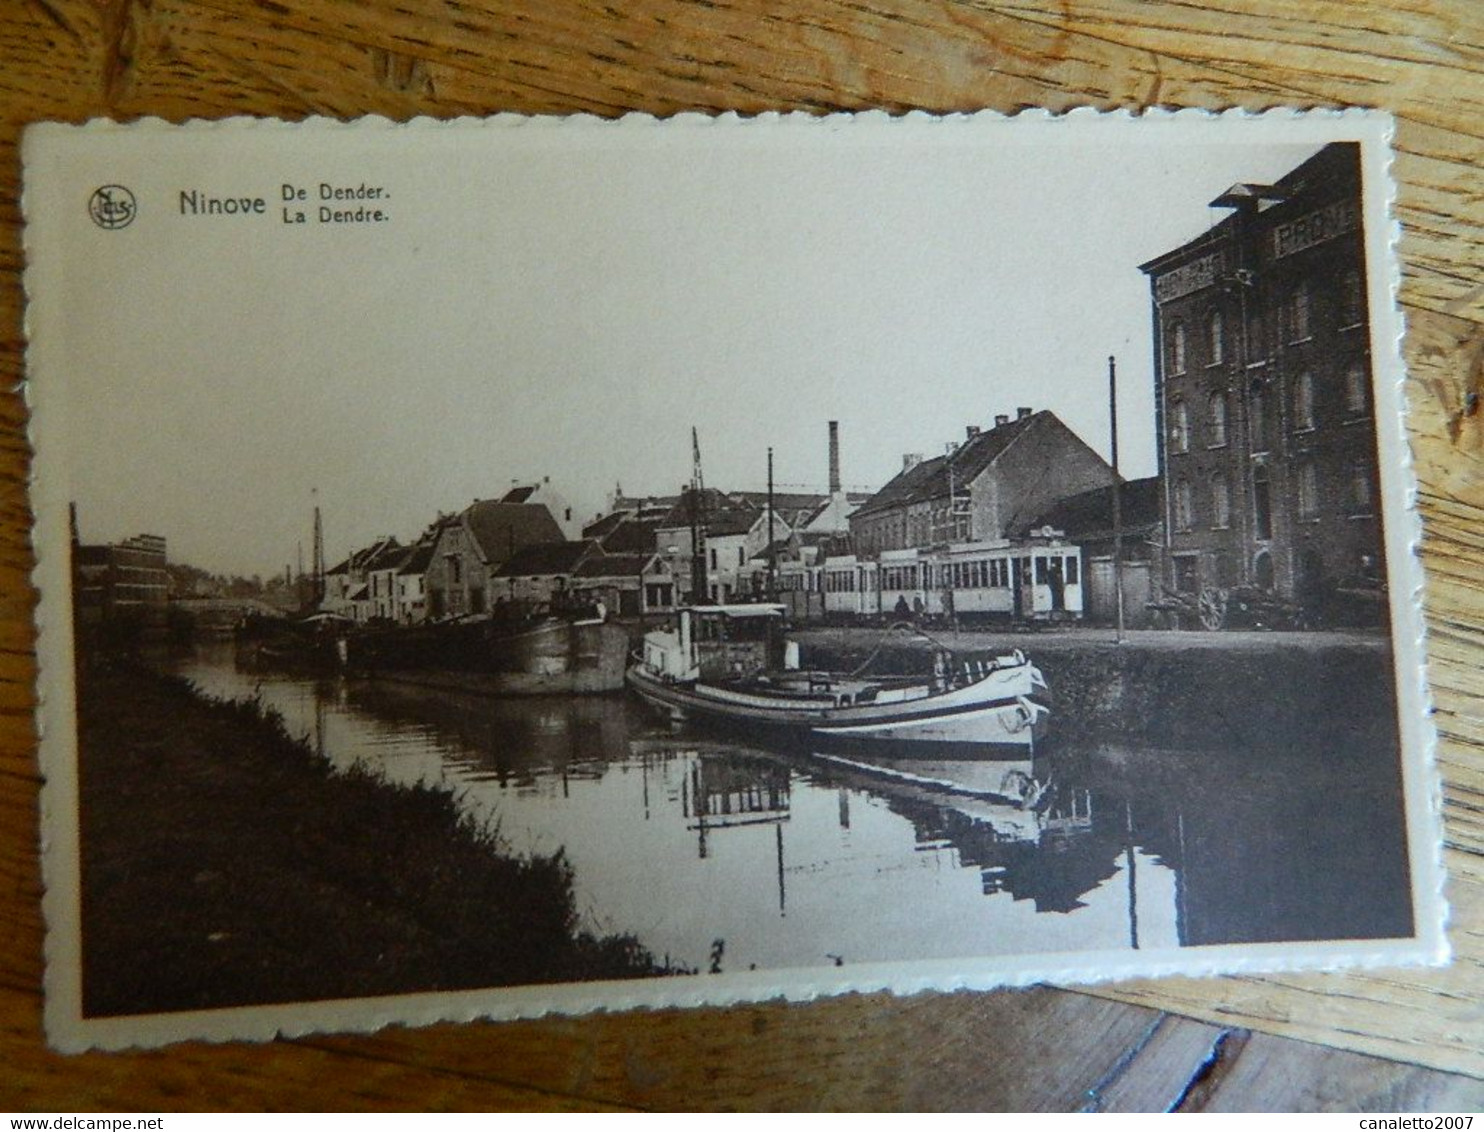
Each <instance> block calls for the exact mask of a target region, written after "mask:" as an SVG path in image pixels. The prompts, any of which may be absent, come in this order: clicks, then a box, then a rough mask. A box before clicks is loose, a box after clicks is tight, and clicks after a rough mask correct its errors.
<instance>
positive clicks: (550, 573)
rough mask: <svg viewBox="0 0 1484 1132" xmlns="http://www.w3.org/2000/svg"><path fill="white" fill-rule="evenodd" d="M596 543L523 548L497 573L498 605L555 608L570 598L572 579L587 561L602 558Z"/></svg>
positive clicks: (506, 561) (542, 543)
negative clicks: (592, 558) (504, 603)
mask: <svg viewBox="0 0 1484 1132" xmlns="http://www.w3.org/2000/svg"><path fill="white" fill-rule="evenodd" d="M602 553H603V551H602V549H601V548H600V547H599V546H598V544H597V543H596V542H592V541H591V540H582V541H578V542H537V543H531V544H530V545H528V546H523V547H521V548H520V549H519V550H517V551H516V552H515V553H514V554H513V555H511V556H510V557H509V558H508V559H506V560H505V562H503V563H502V564H501V565H500V567H499V568H498V569H497V570H495V572H494V575H493V577H494V588H493V591H492V592H493V597H494V601H495V603H496V604H497V605H498V604H500V603H502V602H512V603H514V604H516V605H527V606H540V605H556V604H560V603H561V602H562V600H563V599H564V598H565V597H567V596H569V595H570V591H571V587H572V579H573V577H574V575H575V574H576V573H577V568H578V566H580V565H581V564H582V562H583V560H584V559H586V558H589V557H592V556H594V555H601V554H602Z"/></svg>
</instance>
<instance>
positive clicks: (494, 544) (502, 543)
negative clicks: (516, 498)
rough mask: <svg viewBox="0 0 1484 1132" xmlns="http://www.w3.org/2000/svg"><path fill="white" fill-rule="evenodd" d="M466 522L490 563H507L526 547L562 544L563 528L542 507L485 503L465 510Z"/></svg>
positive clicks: (528, 504) (534, 504)
mask: <svg viewBox="0 0 1484 1132" xmlns="http://www.w3.org/2000/svg"><path fill="white" fill-rule="evenodd" d="M463 519H464V523H465V524H466V525H467V526H468V528H469V533H470V534H472V535H473V536H474V541H475V542H477V543H478V544H479V549H480V552H481V553H482V554H483V555H484V558H485V561H487V562H504V561H505V559H507V558H509V557H510V555H511V554H512V553H514V552H515V551H517V550H520V549H521V547H524V546H531V545H533V544H535V543H542V542H561V541H562V528H561V527H559V526H557V522H556V520H555V519H553V518H552V517H551V512H550V511H548V510H547V509H546V508H545V507H543V506H542V505H541V504H539V503H497V502H495V501H493V500H487V499H484V500H480V501H479V502H478V503H474V504H471V505H470V506H469V507H466V508H465V509H464V512H463Z"/></svg>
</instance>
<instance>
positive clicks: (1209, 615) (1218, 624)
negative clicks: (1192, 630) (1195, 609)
mask: <svg viewBox="0 0 1484 1132" xmlns="http://www.w3.org/2000/svg"><path fill="white" fill-rule="evenodd" d="M1200 606H1201V609H1200V614H1201V628H1202V629H1210V630H1213V631H1214V630H1217V629H1225V628H1226V591H1225V590H1218V589H1214V588H1212V589H1204V590H1202V591H1201V602H1200Z"/></svg>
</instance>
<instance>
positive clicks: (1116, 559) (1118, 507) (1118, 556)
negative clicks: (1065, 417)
mask: <svg viewBox="0 0 1484 1132" xmlns="http://www.w3.org/2000/svg"><path fill="white" fill-rule="evenodd" d="M1108 428H1109V432H1110V433H1111V435H1112V442H1113V443H1112V448H1113V604H1114V610H1115V618H1116V621H1115V629H1114V638H1113V639H1114V640H1115V641H1117V642H1118V643H1119V644H1120V645H1121V644H1123V507H1122V501H1121V500H1120V499H1119V495H1120V494H1121V493H1120V491H1119V487H1120V480H1119V475H1118V369H1117V363H1116V362H1115V361H1114V358H1113V355H1112V354H1109V355H1108Z"/></svg>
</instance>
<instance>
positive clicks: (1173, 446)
mask: <svg viewBox="0 0 1484 1132" xmlns="http://www.w3.org/2000/svg"><path fill="white" fill-rule="evenodd" d="M1189 449H1190V411H1189V410H1188V409H1187V408H1186V407H1185V402H1184V401H1182V400H1180V399H1179V398H1176V400H1175V401H1174V402H1173V403H1172V404H1171V405H1170V450H1171V451H1173V452H1186V451H1188V450H1189Z"/></svg>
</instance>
